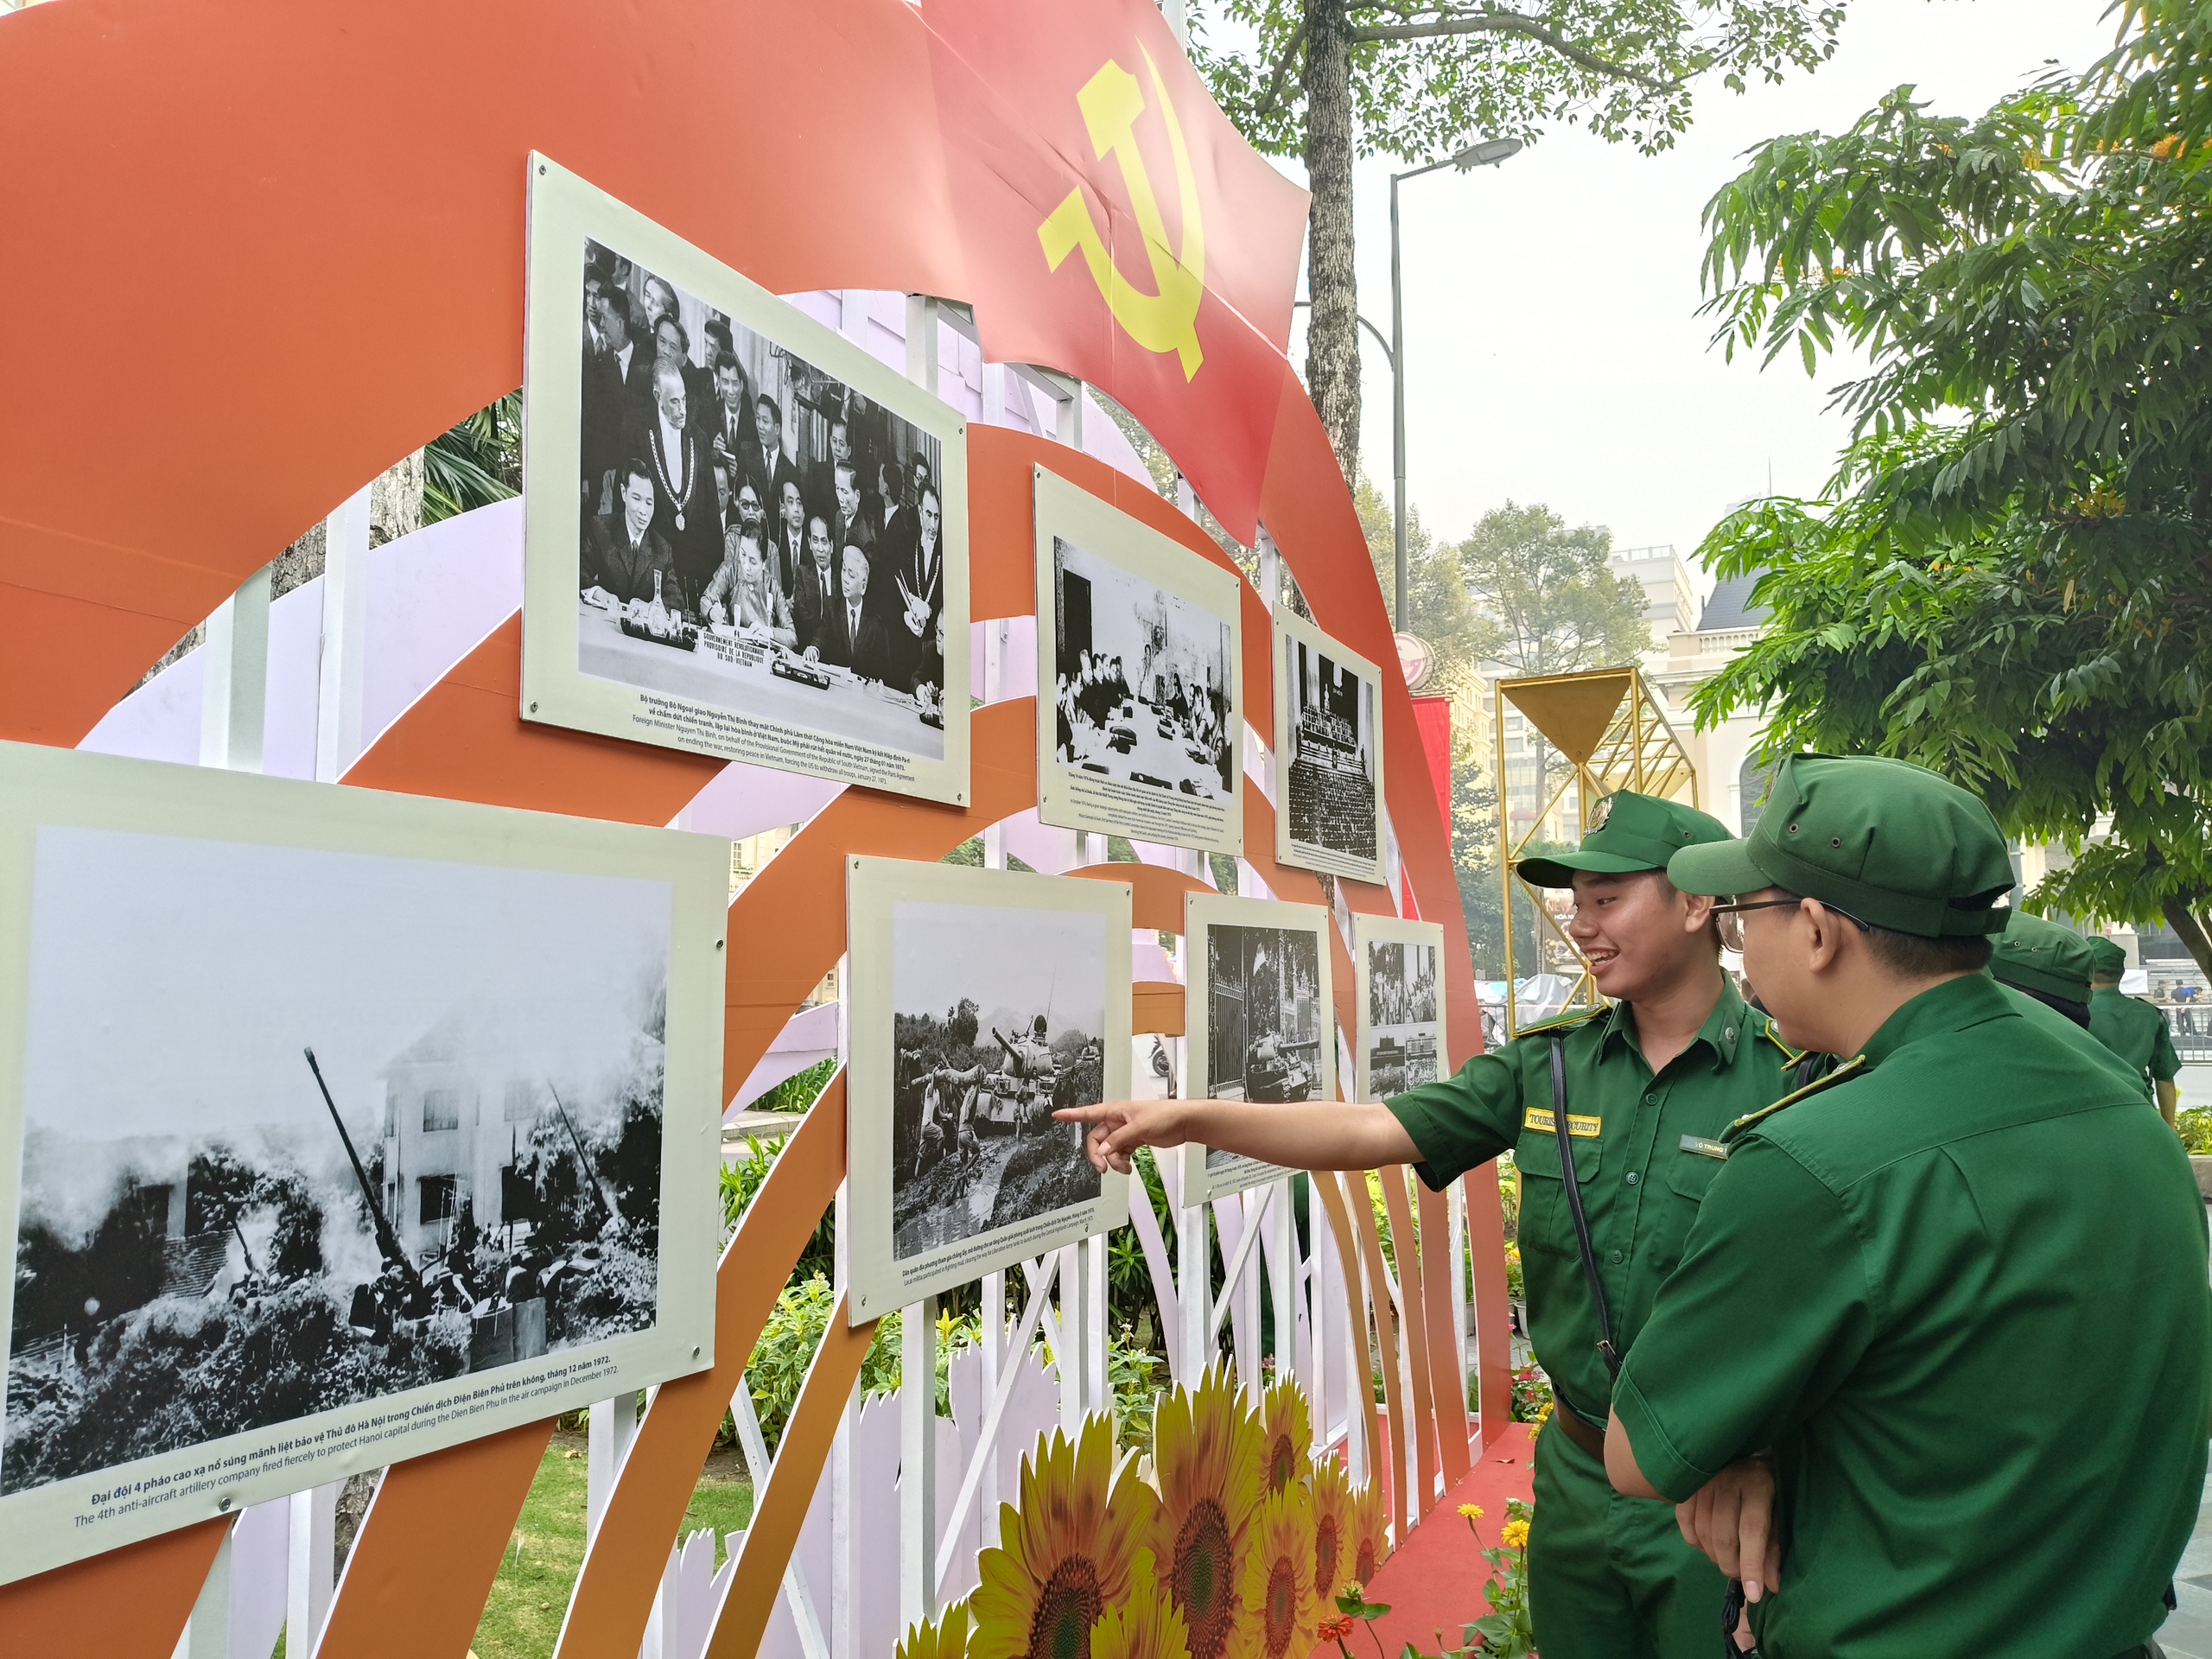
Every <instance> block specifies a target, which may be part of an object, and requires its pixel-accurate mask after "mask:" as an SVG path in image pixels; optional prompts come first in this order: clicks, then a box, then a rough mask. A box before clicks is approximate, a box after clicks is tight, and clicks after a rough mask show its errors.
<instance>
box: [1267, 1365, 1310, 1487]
mask: <svg viewBox="0 0 2212 1659" xmlns="http://www.w3.org/2000/svg"><path fill="white" fill-rule="evenodd" d="M1260 1424H1261V1428H1262V1432H1263V1433H1265V1435H1266V1437H1267V1445H1266V1449H1265V1451H1264V1452H1263V1454H1262V1456H1263V1459H1264V1461H1263V1466H1264V1467H1265V1469H1266V1470H1267V1475H1268V1491H1271V1492H1279V1491H1282V1489H1283V1488H1284V1487H1286V1486H1287V1485H1289V1484H1291V1483H1292V1482H1293V1481H1294V1480H1296V1479H1298V1478H1300V1476H1301V1475H1303V1474H1304V1473H1305V1472H1306V1464H1307V1462H1308V1458H1307V1452H1308V1451H1309V1450H1310V1448H1311V1447H1312V1446H1313V1424H1312V1421H1311V1420H1310V1419H1309V1418H1308V1417H1307V1415H1306V1395H1305V1394H1304V1393H1303V1392H1301V1391H1300V1389H1299V1386H1298V1384H1297V1383H1294V1382H1291V1381H1289V1380H1287V1379H1286V1380H1285V1381H1283V1382H1281V1383H1276V1384H1275V1385H1274V1387H1273V1388H1271V1389H1268V1391H1267V1393H1265V1394H1264V1395H1261V1396H1260Z"/></svg>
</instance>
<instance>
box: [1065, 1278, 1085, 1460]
mask: <svg viewBox="0 0 2212 1659" xmlns="http://www.w3.org/2000/svg"><path fill="white" fill-rule="evenodd" d="M1083 1248H1084V1247H1083V1246H1082V1245H1081V1244H1066V1245H1063V1246H1062V1247H1061V1248H1060V1262H1059V1279H1060V1353H1059V1362H1060V1428H1061V1431H1062V1432H1063V1433H1065V1434H1066V1435H1067V1437H1068V1438H1069V1439H1070V1440H1073V1439H1075V1437H1076V1435H1077V1433H1080V1432H1081V1431H1082V1428H1083V1395H1084V1387H1083V1385H1084V1373H1085V1371H1086V1370H1087V1369H1088V1368H1087V1366H1086V1365H1085V1363H1084V1335H1085V1333H1086V1332H1088V1331H1089V1330H1090V1310H1089V1309H1088V1308H1087V1307H1086V1306H1084V1304H1085V1303H1087V1302H1088V1301H1089V1300H1090V1296H1089V1295H1088V1294H1087V1293H1088V1291H1089V1289H1090V1276H1089V1274H1086V1273H1085V1272H1084V1261H1083Z"/></svg>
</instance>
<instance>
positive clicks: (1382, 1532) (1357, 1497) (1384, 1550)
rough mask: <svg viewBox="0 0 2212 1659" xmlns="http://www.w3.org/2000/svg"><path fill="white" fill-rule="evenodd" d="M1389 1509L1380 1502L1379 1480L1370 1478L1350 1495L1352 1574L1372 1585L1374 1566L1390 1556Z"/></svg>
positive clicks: (1362, 1581) (1381, 1500) (1381, 1499)
mask: <svg viewBox="0 0 2212 1659" xmlns="http://www.w3.org/2000/svg"><path fill="white" fill-rule="evenodd" d="M1389 1519H1390V1516H1389V1510H1387V1509H1386V1508H1385V1507H1384V1506H1383V1483H1382V1481H1381V1480H1380V1479H1370V1481H1369V1482H1368V1483H1367V1484H1366V1485H1364V1486H1363V1487H1361V1488H1360V1489H1359V1490H1358V1491H1356V1492H1354V1493H1353V1494H1352V1498H1351V1576H1352V1577H1353V1578H1354V1579H1357V1580H1358V1581H1359V1582H1360V1583H1362V1584H1371V1583H1373V1582H1374V1580H1375V1569H1376V1567H1380V1566H1382V1565H1383V1562H1385V1561H1387V1560H1389V1559H1390V1535H1389V1530H1388V1524H1389Z"/></svg>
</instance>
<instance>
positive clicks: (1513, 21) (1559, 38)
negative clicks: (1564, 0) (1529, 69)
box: [1351, 11, 1682, 92]
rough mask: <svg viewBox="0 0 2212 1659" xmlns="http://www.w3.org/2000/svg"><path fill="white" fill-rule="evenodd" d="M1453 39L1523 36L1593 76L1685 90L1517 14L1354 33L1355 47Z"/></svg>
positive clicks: (1367, 28) (1658, 88)
mask: <svg viewBox="0 0 2212 1659" xmlns="http://www.w3.org/2000/svg"><path fill="white" fill-rule="evenodd" d="M1446 35H1522V36H1523V37H1525V38H1527V39H1529V40H1532V41H1537V42H1538V43H1539V44H1541V45H1544V46H1548V47H1549V48H1551V49H1552V50H1553V51H1554V52H1556V53H1558V54H1560V56H1561V57H1563V58H1566V59H1567V60H1569V61H1571V62H1573V63H1579V64H1580V65H1581V66H1582V67H1584V68H1585V69H1587V70H1589V71H1590V72H1591V73H1592V74H1597V75H1605V76H1607V77H1609V78H1611V79H1614V80H1631V81H1634V82H1635V83H1636V84H1637V86H1648V87H1649V88H1650V89H1651V90H1652V91H1653V92H1680V91H1681V87H1682V83H1681V81H1679V80H1662V79H1659V78H1658V77H1657V76H1656V75H1649V74H1646V73H1644V72H1643V71H1642V70H1641V69H1637V68H1635V67H1631V66H1630V65H1628V64H1625V63H1616V62H1614V61H1613V60H1611V59H1610V58H1601V57H1599V55H1598V54H1596V53H1594V52H1592V51H1590V50H1588V49H1587V48H1584V47H1580V46H1577V45H1576V44H1575V43H1574V42H1573V41H1570V40H1568V39H1567V37H1566V36H1565V35H1561V34H1560V32H1559V31H1558V30H1557V29H1553V28H1551V27H1549V26H1548V25H1547V24H1545V23H1542V22H1538V21H1537V20H1536V19H1535V18H1534V17H1524V16H1522V15H1521V14H1520V13H1519V12H1517V11H1484V12H1478V13H1474V14H1472V15H1466V14H1461V15H1459V16H1443V17H1439V18H1436V19H1435V20H1434V21H1433V22H1421V23H1370V24H1368V25H1366V26H1365V27H1363V28H1360V29H1353V30H1351V40H1352V41H1353V43H1354V44H1355V45H1358V44H1363V43H1365V42H1367V41H1433V40H1436V39H1439V38H1441V37H1443V36H1446Z"/></svg>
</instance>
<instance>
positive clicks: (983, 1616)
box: [965, 1417, 1156, 1659]
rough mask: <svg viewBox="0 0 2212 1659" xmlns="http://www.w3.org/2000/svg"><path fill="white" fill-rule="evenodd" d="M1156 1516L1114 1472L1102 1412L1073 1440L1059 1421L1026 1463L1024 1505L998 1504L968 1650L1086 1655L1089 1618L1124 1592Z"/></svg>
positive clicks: (993, 1655)
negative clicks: (993, 1541) (994, 1535)
mask: <svg viewBox="0 0 2212 1659" xmlns="http://www.w3.org/2000/svg"><path fill="white" fill-rule="evenodd" d="M1155 1515H1156V1506H1155V1504H1154V1501H1153V1497H1152V1494H1151V1492H1150V1491H1147V1489H1145V1488H1144V1487H1143V1486H1141V1485H1140V1484H1138V1483H1137V1482H1136V1481H1135V1480H1122V1481H1119V1482H1116V1480H1115V1479H1114V1431H1113V1427H1112V1426H1111V1425H1110V1424H1109V1422H1108V1421H1107V1420H1106V1419H1105V1418H1103V1417H1093V1418H1091V1419H1090V1421H1088V1422H1086V1423H1084V1426H1083V1429H1082V1432H1081V1433H1079V1434H1078V1435H1077V1439H1076V1441H1075V1443H1074V1444H1073V1445H1070V1444H1069V1443H1068V1440H1067V1437H1066V1436H1065V1434H1062V1433H1059V1432H1058V1431H1057V1430H1055V1431H1054V1433H1053V1434H1052V1438H1051V1439H1050V1440H1046V1441H1045V1442H1043V1443H1042V1444H1041V1445H1040V1446H1039V1448H1038V1452H1037V1455H1036V1457H1035V1459H1034V1460H1033V1461H1032V1460H1028V1459H1025V1460H1024V1462H1023V1464H1022V1466H1021V1503H1020V1508H1018V1509H1017V1508H1016V1507H1015V1506H1014V1505H1013V1504H1011V1503H1008V1504H1003V1505H1001V1508H1000V1511H999V1538H1000V1543H999V1545H998V1547H997V1548H994V1549H987V1550H985V1551H984V1552H983V1555H982V1562H981V1564H980V1565H981V1567H982V1584H981V1585H980V1586H977V1588H976V1593H975V1596H974V1598H973V1599H972V1605H973V1608H974V1616H975V1624H976V1628H975V1632H974V1634H973V1635H972V1636H970V1637H969V1639H968V1643H967V1653H966V1656H965V1659H1090V1635H1091V1627H1092V1626H1093V1625H1095V1624H1097V1622H1098V1619H1099V1616H1100V1615H1101V1614H1102V1613H1103V1612H1104V1611H1106V1609H1107V1608H1109V1607H1111V1606H1116V1605H1119V1604H1120V1603H1121V1602H1122V1600H1123V1599H1125V1598H1126V1597H1127V1596H1128V1593H1129V1585H1130V1575H1131V1573H1132V1572H1133V1571H1134V1570H1135V1565H1136V1559H1137V1556H1138V1554H1139V1553H1140V1552H1141V1550H1142V1549H1143V1548H1144V1546H1145V1544H1146V1542H1147V1540H1148V1537H1149V1535H1150V1534H1151V1532H1152V1530H1153V1528H1154V1516H1155Z"/></svg>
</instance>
